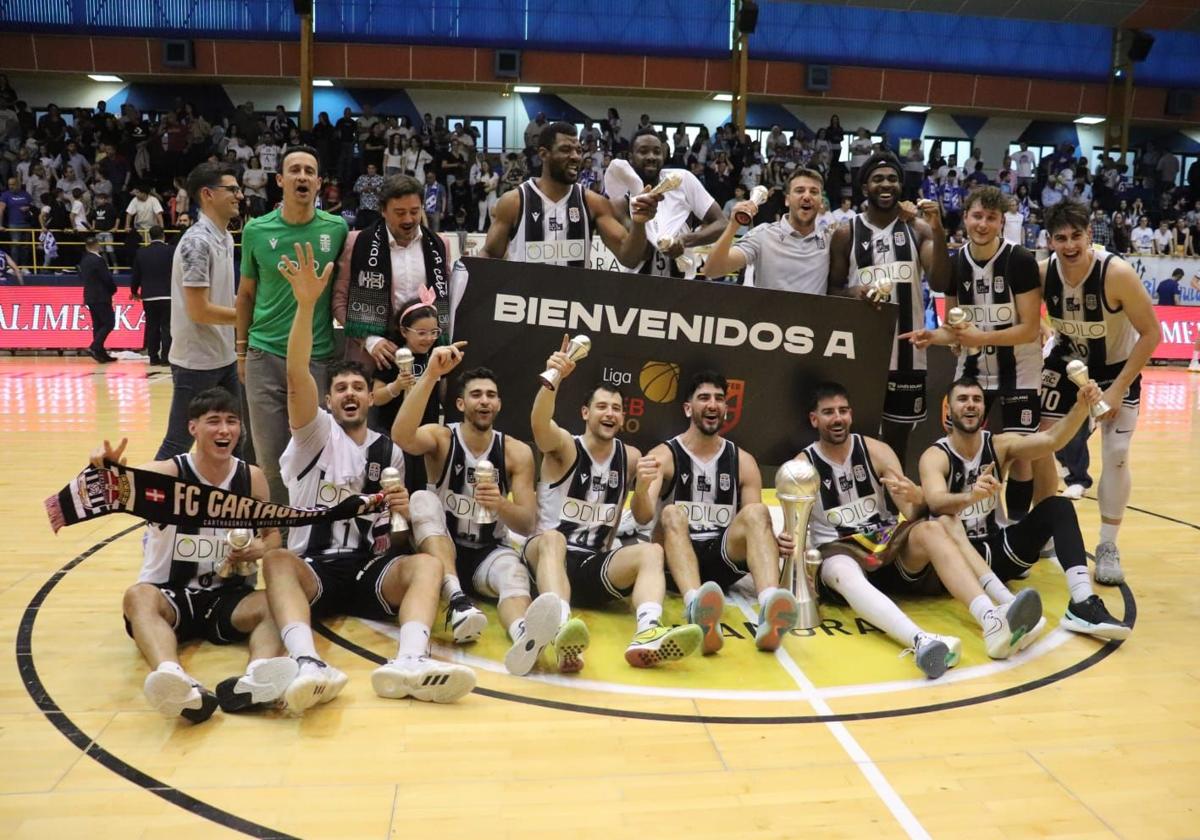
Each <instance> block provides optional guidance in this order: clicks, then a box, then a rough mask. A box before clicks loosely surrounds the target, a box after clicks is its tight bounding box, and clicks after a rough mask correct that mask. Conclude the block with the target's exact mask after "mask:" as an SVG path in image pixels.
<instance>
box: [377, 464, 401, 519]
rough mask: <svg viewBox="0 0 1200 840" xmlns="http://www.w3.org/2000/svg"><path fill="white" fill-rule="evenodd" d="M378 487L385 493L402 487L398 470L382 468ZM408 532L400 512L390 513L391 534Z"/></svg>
mask: <svg viewBox="0 0 1200 840" xmlns="http://www.w3.org/2000/svg"><path fill="white" fill-rule="evenodd" d="M379 486H380V487H382V488H383V489H384V490H386V491H391V490H396V489H399V488H400V487H403V486H404V479H403V478H401V477H400V470H398V469H396V468H395V467H384V469H383V471H382V472H381V473H380V474H379ZM406 531H408V523H407V522H405V521H404V516H403V515H402V514H401V513H400V511H398V510H397V511H392V533H393V534H403V533H405V532H406Z"/></svg>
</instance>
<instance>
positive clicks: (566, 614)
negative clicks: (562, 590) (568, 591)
mask: <svg viewBox="0 0 1200 840" xmlns="http://www.w3.org/2000/svg"><path fill="white" fill-rule="evenodd" d="M558 600H559V603H560V604H561V605H562V616H561V619H562V621H561V623H562V624H566V623H567V622H568V621H570V620H571V605H570V604H568V603H567V599H566V598H559V599H558Z"/></svg>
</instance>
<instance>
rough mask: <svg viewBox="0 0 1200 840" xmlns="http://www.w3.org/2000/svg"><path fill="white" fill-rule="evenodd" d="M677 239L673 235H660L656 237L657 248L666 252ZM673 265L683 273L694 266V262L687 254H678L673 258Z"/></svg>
mask: <svg viewBox="0 0 1200 840" xmlns="http://www.w3.org/2000/svg"><path fill="white" fill-rule="evenodd" d="M677 241H678V239H677V238H676V237H674V236H660V237H659V239H658V250H659V251H661V252H662V253H664V254H666V253H667V251H670V250H671V248H673V247H674V246H675V243H676V242H677ZM675 267H676V268H678V269H679V270H680V271H681V272H683V273H684V274H687V273H688V272H689V271H692V270H693V269H694V268H695V267H696V263H695V262H694V261H693V260H692V258H691V257H689V256H688V255H687V254H680V255H679V256H678V257H676V258H675Z"/></svg>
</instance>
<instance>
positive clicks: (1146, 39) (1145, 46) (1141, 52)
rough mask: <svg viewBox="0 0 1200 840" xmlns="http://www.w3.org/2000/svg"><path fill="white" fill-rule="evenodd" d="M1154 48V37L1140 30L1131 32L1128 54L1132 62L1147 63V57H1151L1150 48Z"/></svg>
mask: <svg viewBox="0 0 1200 840" xmlns="http://www.w3.org/2000/svg"><path fill="white" fill-rule="evenodd" d="M1153 46H1154V36H1153V35H1150V34H1148V33H1146V32H1143V31H1142V30H1140V29H1133V30H1130V32H1129V52H1128V53H1127V54H1128V56H1129V60H1130V61H1145V60H1146V56H1148V55H1150V48H1151V47H1153Z"/></svg>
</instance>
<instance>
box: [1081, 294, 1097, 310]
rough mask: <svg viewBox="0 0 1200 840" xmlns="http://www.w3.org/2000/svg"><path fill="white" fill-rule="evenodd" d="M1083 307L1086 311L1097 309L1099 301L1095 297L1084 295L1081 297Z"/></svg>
mask: <svg viewBox="0 0 1200 840" xmlns="http://www.w3.org/2000/svg"><path fill="white" fill-rule="evenodd" d="M1083 305H1084V306H1086V307H1087V308H1088V309H1099V308H1100V301H1099V300H1098V299H1097V298H1096V296H1095V295H1084V296H1083Z"/></svg>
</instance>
